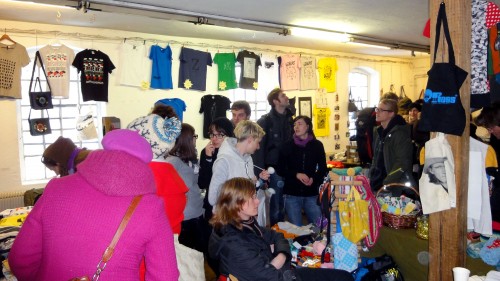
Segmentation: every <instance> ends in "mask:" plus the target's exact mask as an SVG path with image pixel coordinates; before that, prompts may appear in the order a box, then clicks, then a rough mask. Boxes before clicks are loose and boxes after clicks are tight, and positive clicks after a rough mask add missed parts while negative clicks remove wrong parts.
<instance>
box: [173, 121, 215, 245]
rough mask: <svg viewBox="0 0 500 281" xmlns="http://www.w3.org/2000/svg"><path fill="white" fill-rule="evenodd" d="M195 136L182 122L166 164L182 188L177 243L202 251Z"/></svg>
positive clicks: (201, 218) (201, 224)
mask: <svg viewBox="0 0 500 281" xmlns="http://www.w3.org/2000/svg"><path fill="white" fill-rule="evenodd" d="M197 138H198V135H196V134H195V130H194V128H193V126H191V125H189V124H186V123H183V124H182V128H181V134H180V135H179V137H177V139H176V140H175V145H174V147H172V149H171V150H170V151H169V153H168V155H167V158H166V162H167V163H170V164H172V166H173V167H174V168H175V170H176V171H177V173H178V174H179V176H180V177H181V178H182V180H183V181H184V183H185V184H186V186H187V187H188V188H189V191H188V192H187V194H186V196H187V204H186V208H185V209H184V220H183V221H182V224H181V233H180V234H179V242H180V243H181V244H183V245H186V246H188V247H190V248H192V249H195V250H198V251H200V252H206V249H207V241H206V240H207V239H205V237H208V235H200V234H202V233H204V232H205V231H208V230H207V229H208V224H207V223H206V221H205V220H204V219H203V213H204V209H203V197H202V194H201V190H200V187H199V186H198V172H199V169H200V167H199V165H198V159H197V153H196V146H195V142H196V139H197Z"/></svg>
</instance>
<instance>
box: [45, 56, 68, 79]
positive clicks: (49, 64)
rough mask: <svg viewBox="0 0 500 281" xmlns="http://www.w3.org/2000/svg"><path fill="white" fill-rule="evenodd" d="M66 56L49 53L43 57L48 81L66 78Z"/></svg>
mask: <svg viewBox="0 0 500 281" xmlns="http://www.w3.org/2000/svg"><path fill="white" fill-rule="evenodd" d="M67 65H68V56H67V54H65V53H58V52H54V53H50V54H47V55H46V56H45V67H46V68H47V77H49V78H50V79H57V78H64V77H65V76H66V73H68V71H67Z"/></svg>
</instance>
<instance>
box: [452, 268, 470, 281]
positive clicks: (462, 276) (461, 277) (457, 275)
mask: <svg viewBox="0 0 500 281" xmlns="http://www.w3.org/2000/svg"><path fill="white" fill-rule="evenodd" d="M469 275H470V270H468V269H467V268H463V267H454V268H453V280H454V281H468V280H469Z"/></svg>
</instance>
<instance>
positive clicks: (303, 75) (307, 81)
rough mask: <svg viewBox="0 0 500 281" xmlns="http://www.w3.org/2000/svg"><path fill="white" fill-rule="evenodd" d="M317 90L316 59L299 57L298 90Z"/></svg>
mask: <svg viewBox="0 0 500 281" xmlns="http://www.w3.org/2000/svg"><path fill="white" fill-rule="evenodd" d="M317 88H318V78H317V76H316V58H314V57H304V56H302V57H300V90H302V91H305V90H314V89H317Z"/></svg>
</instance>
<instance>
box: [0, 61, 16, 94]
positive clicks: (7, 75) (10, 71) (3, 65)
mask: <svg viewBox="0 0 500 281" xmlns="http://www.w3.org/2000/svg"><path fill="white" fill-rule="evenodd" d="M15 69H16V62H14V61H11V60H6V59H0V87H1V88H2V89H12V85H13V83H14V71H15Z"/></svg>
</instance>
